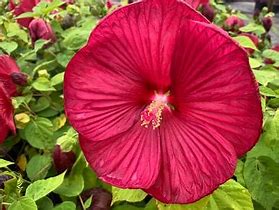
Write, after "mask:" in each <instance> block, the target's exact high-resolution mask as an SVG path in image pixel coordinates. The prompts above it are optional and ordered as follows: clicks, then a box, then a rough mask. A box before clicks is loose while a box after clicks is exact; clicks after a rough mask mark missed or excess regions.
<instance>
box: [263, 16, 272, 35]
mask: <svg viewBox="0 0 279 210" xmlns="http://www.w3.org/2000/svg"><path fill="white" fill-rule="evenodd" d="M262 24H263V27H264V29H265V31H266V32H269V31H270V29H271V27H272V18H271V17H263V19H262Z"/></svg>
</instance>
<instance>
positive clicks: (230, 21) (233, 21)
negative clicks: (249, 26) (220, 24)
mask: <svg viewBox="0 0 279 210" xmlns="http://www.w3.org/2000/svg"><path fill="white" fill-rule="evenodd" d="M243 26H244V21H243V20H242V19H240V18H239V17H237V16H235V15H232V16H230V17H228V18H227V19H226V20H225V23H224V28H225V29H227V30H230V31H238V29H239V28H241V27H243Z"/></svg>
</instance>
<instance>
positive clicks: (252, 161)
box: [244, 156, 279, 210]
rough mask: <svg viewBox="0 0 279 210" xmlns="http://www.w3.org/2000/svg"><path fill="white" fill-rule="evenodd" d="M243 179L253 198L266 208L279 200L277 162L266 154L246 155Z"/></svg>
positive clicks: (274, 205)
mask: <svg viewBox="0 0 279 210" xmlns="http://www.w3.org/2000/svg"><path fill="white" fill-rule="evenodd" d="M244 179H245V182H246V186H247V188H248V189H249V191H250V193H251V195H252V197H253V199H254V200H256V201H257V202H259V203H260V204H261V205H262V206H263V207H265V208H266V209H267V210H271V209H272V207H277V206H276V203H277V202H279V164H278V163H276V162H275V161H274V159H273V158H271V157H268V156H257V157H248V159H247V160H246V162H245V167H244Z"/></svg>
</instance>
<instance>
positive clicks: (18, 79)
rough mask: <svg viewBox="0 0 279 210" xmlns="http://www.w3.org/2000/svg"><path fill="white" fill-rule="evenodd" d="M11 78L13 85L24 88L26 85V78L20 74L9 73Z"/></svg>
mask: <svg viewBox="0 0 279 210" xmlns="http://www.w3.org/2000/svg"><path fill="white" fill-rule="evenodd" d="M10 76H11V78H12V81H13V83H14V84H16V85H20V86H24V85H26V84H27V78H28V76H27V75H26V74H24V73H22V72H13V73H11V75H10Z"/></svg>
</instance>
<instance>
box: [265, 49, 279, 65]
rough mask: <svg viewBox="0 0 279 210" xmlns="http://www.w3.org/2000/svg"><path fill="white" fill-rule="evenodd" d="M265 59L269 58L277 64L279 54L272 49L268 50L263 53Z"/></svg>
mask: <svg viewBox="0 0 279 210" xmlns="http://www.w3.org/2000/svg"><path fill="white" fill-rule="evenodd" d="M262 55H263V57H265V58H269V59H271V60H273V61H275V62H277V61H279V52H277V51H275V50H272V49H268V50H265V51H263V53H262Z"/></svg>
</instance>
